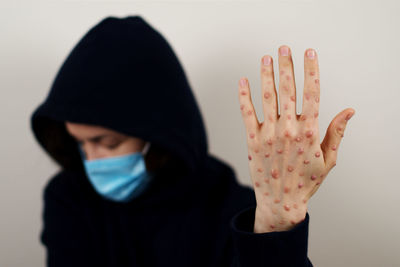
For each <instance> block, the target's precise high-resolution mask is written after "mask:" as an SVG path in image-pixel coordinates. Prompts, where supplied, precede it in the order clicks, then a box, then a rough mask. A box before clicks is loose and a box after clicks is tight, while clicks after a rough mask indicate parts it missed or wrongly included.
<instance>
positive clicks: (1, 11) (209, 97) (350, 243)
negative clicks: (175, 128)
mask: <svg viewBox="0 0 400 267" xmlns="http://www.w3.org/2000/svg"><path fill="white" fill-rule="evenodd" d="M0 5H1V6H0V36H1V37H0V38H1V40H0V93H1V95H0V119H1V120H0V122H1V128H0V129H1V131H0V134H1V138H0V142H1V149H0V166H1V167H0V266H7V267H13V266H44V260H45V258H44V257H45V250H44V247H42V245H41V244H40V243H39V233H40V230H41V227H42V222H41V215H42V214H41V212H42V205H43V203H42V199H41V197H42V189H43V186H44V184H45V183H46V182H47V180H48V179H49V178H50V177H51V176H52V175H53V173H55V172H56V171H57V167H56V166H55V165H54V164H53V163H52V162H51V161H50V159H49V158H48V157H47V156H46V155H45V154H44V152H43V151H42V150H41V149H40V147H39V146H38V144H37V143H36V141H35V140H34V139H33V134H32V133H31V131H30V128H29V117H30V115H31V112H32V111H33V109H34V108H36V107H37V105H38V104H39V103H40V102H41V101H42V100H43V99H44V97H45V96H46V94H47V92H48V90H49V88H50V85H51V83H52V80H53V78H54V76H55V74H56V72H57V71H58V68H59V67H60V66H61V63H62V62H63V60H64V59H65V57H66V56H67V54H68V53H69V51H70V49H72V47H73V46H74V45H75V44H76V42H77V41H78V40H79V39H80V38H81V37H82V36H83V34H84V33H86V31H87V30H88V29H89V28H90V27H92V26H93V25H94V24H96V23H97V22H98V21H99V20H100V19H101V18H103V17H105V16H108V15H115V16H125V15H137V14H138V15H142V16H143V17H144V18H145V19H146V20H147V21H148V22H149V23H150V24H152V25H153V26H154V27H155V28H156V29H158V30H159V31H160V32H161V33H162V34H163V35H164V37H166V39H167V40H168V41H169V42H170V44H171V45H172V46H173V48H174V49H175V52H176V53H177V55H178V57H179V58H180V60H181V62H182V64H183V66H184V68H185V70H186V73H187V75H188V78H189V80H190V83H191V85H192V87H193V90H194V91H195V95H196V97H197V99H198V101H199V103H200V106H201V109H202V113H203V116H204V118H205V121H206V123H207V131H208V136H209V143H210V150H211V153H214V154H216V155H217V156H219V157H221V158H222V159H224V160H226V161H227V162H228V163H230V164H231V165H232V166H234V168H235V169H236V171H237V174H238V176H239V177H240V180H241V182H242V183H245V184H250V178H249V170H248V161H247V145H246V139H245V129H244V125H243V122H242V118H241V114H240V110H239V103H238V96H237V83H238V80H239V78H240V77H241V76H246V77H248V79H249V80H250V86H251V88H252V90H254V92H255V93H253V98H254V99H253V100H254V102H255V105H256V108H257V114H258V115H259V119H260V121H262V120H263V118H262V112H261V111H262V107H261V95H258V94H257V92H258V91H259V90H260V76H259V66H260V65H259V60H260V59H261V57H262V56H263V55H265V54H270V55H272V56H273V57H274V59H275V62H277V49H278V47H279V46H280V45H282V44H287V45H289V46H290V47H291V49H292V53H293V54H294V64H295V74H296V82H297V87H298V88H297V89H298V90H299V92H298V94H299V96H301V93H302V89H303V53H304V51H305V49H306V48H309V47H312V48H315V49H316V51H317V53H318V57H319V63H320V73H321V77H320V80H321V102H320V123H319V124H320V132H321V134H325V130H326V128H327V126H328V125H329V123H330V121H331V119H332V118H333V117H334V116H335V115H336V114H337V113H338V112H339V111H341V110H343V109H345V108H347V107H352V108H354V109H355V110H356V114H355V116H354V117H353V118H352V119H351V120H350V121H349V124H348V126H347V128H346V132H345V136H344V138H343V141H342V143H341V146H340V149H339V154H338V160H337V166H336V167H335V168H333V169H332V171H331V172H330V173H329V175H328V177H327V178H326V180H325V181H324V183H323V185H322V186H321V188H320V189H319V191H318V192H317V193H316V194H315V195H314V196H313V197H312V199H311V200H310V205H309V213H310V219H311V220H310V235H309V257H310V258H311V260H312V262H313V263H314V265H315V266H319V267H337V266H351V267H354V266H362V267H368V266H385V267H390V266H400V256H399V253H398V251H399V249H400V231H399V228H398V225H400V212H399V211H400V194H399V188H400V179H399V178H400V175H399V171H398V170H399V163H398V160H399V149H400V141H399V140H400V139H399V138H400V127H399V118H398V117H399V111H400V108H399V103H398V102H399V100H400V86H399V83H400V80H399V73H398V72H399V70H400V68H399V62H400V56H399V51H398V48H399V47H400V37H399V26H400V17H399V11H400V4H399V2H398V1H383V0H380V1H365V0H364V1H348V0H347V1H345V0H335V1H314V0H285V1H246V2H244V1H222V0H221V1H217V0H214V1H204V0H203V1H185V2H184V1H167V0H164V1H149V0H147V1H140V2H139V1H115V0H113V1H112V0H108V1H88V0H86V1H81V0H76V1H56V0H53V1H29V0H24V1H15V0H2V1H1V4H0ZM300 101H301V97H300ZM298 107H301V103H299V104H298ZM300 112H301V110H299V109H298V113H300ZM321 140H322V137H321Z"/></svg>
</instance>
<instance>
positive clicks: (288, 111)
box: [239, 45, 355, 233]
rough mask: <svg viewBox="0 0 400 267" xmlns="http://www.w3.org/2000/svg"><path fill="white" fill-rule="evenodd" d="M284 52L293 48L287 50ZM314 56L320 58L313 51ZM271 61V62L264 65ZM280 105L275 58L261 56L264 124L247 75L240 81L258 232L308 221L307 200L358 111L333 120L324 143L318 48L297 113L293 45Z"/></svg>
mask: <svg viewBox="0 0 400 267" xmlns="http://www.w3.org/2000/svg"><path fill="white" fill-rule="evenodd" d="M284 50H286V51H287V52H286V53H285V52H284ZM312 54H314V58H312V57H308V55H312ZM264 60H265V61H269V62H270V63H269V64H264ZM278 61H279V102H280V103H279V105H280V115H278V109H277V107H278V101H277V93H276V89H275V81H274V70H273V60H272V57H271V56H269V55H265V56H264V57H262V59H261V83H262V90H261V91H262V99H263V101H262V104H263V113H264V118H265V120H264V122H262V123H259V122H258V119H257V117H256V113H255V110H254V106H253V103H252V100H251V94H250V86H249V82H248V80H247V78H245V77H242V78H241V79H240V80H239V103H240V110H241V114H242V117H243V121H244V124H245V128H246V136H247V145H248V161H249V169H250V176H251V180H252V183H253V186H254V192H255V196H256V201H257V207H256V212H255V220H254V232H255V233H267V232H273V231H287V230H290V229H292V228H293V227H295V226H296V225H297V224H298V223H300V222H302V221H303V220H304V219H305V216H306V213H307V204H308V200H309V199H310V198H311V196H312V195H313V194H314V193H315V192H316V191H317V190H318V188H319V186H320V185H321V183H322V182H323V181H324V179H325V177H326V176H327V174H328V172H329V171H330V170H331V169H332V168H333V167H334V166H335V165H336V158H337V152H338V148H339V144H340V142H341V138H342V137H343V133H344V130H345V128H346V125H347V121H348V120H349V119H350V118H351V116H352V115H354V113H355V110H354V109H352V108H347V109H345V110H343V111H342V112H340V113H339V114H337V115H336V116H335V118H334V119H333V120H332V122H331V123H330V125H329V126H328V129H327V131H326V135H325V137H324V140H323V141H322V143H321V144H320V139H319V127H318V115H319V112H318V111H319V103H320V101H319V97H320V82H319V67H318V57H317V54H316V51H315V50H314V49H307V50H306V51H305V53H304V75H305V78H304V90H303V107H302V114H300V115H297V114H296V87H295V79H294V72H293V61H292V56H291V51H290V48H289V47H288V46H286V45H282V46H281V47H280V48H279V59H278Z"/></svg>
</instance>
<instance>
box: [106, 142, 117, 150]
mask: <svg viewBox="0 0 400 267" xmlns="http://www.w3.org/2000/svg"><path fill="white" fill-rule="evenodd" d="M118 146H119V143H115V144H112V145H107V148H108V149H111V150H112V149H115V148H117V147H118Z"/></svg>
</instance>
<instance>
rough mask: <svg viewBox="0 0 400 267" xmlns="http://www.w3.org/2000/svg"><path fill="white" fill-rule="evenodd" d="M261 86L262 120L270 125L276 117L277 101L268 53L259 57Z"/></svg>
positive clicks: (270, 58)
mask: <svg viewBox="0 0 400 267" xmlns="http://www.w3.org/2000/svg"><path fill="white" fill-rule="evenodd" d="M261 88H262V90H261V93H262V100H263V101H262V105H263V112H264V122H267V123H266V124H267V125H271V124H274V122H276V120H277V119H278V101H277V96H276V90H275V79H274V66H273V60H272V57H271V56H268V55H267V56H264V57H263V58H262V59H261Z"/></svg>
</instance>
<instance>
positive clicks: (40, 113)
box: [31, 16, 312, 267]
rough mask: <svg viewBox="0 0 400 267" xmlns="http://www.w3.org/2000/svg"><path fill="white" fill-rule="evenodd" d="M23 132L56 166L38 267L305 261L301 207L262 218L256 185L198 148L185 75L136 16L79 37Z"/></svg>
mask: <svg viewBox="0 0 400 267" xmlns="http://www.w3.org/2000/svg"><path fill="white" fill-rule="evenodd" d="M243 88H247V90H248V84H247V87H246V86H244V87H242V86H241V87H240V90H244V89H243ZM247 92H248V91H247ZM239 95H240V97H242V98H240V99H241V100H240V101H241V103H242V104H241V109H242V111H243V112H245V110H246V109H247V108H249V107H250V104H251V103H250V102H246V101H249V99H246V97H248V96H249V93H247V94H246V95H242V94H239ZM245 106H246V108H244V107H245ZM246 112H247V111H246ZM246 114H247V113H246ZM248 118H251V116H248ZM245 121H246V120H245ZM248 125H249V127H250V124H248ZM31 128H32V131H33V133H34V137H35V138H36V140H37V141H38V143H39V144H40V146H41V147H42V148H43V149H44V150H45V151H46V153H47V154H48V155H49V157H50V158H51V159H53V160H54V162H55V163H56V164H57V165H58V166H59V167H60V169H59V170H58V171H57V173H56V174H54V175H52V177H50V179H49V181H48V183H47V184H46V186H45V188H44V193H43V201H44V211H43V228H42V232H41V235H40V241H41V243H42V244H43V245H44V246H45V247H46V255H47V256H46V264H47V266H51V267H55V266H57V267H60V266H76V267H79V266H82V267H83V266H85V267H87V266H98V267H100V266H176V267H178V266H231V267H232V266H236V267H239V266H243V267H244V266H246V267H247V266H274V267H276V266H299V267H301V266H304V267H305V266H312V263H311V261H310V259H309V258H308V256H307V247H308V225H309V214H308V213H307V212H306V210H304V209H301V208H304V207H305V205H303V206H301V208H300V206H299V209H298V210H302V211H303V212H304V214H301V215H302V216H297V217H296V218H297V221H296V222H295V223H294V224H290V225H289V227H288V225H287V224H286V223H284V224H279V223H278V224H277V225H276V227H275V228H274V229H271V228H270V226H271V225H272V221H270V222H268V223H264V222H263V218H264V217H263V216H264V215H268V213H263V212H260V210H258V207H259V206H260V205H257V204H258V203H259V201H260V200H259V198H260V193H259V192H258V191H259V190H261V188H263V189H265V186H266V185H267V184H263V185H262V186H259V185H258V182H257V184H256V187H255V189H256V190H253V189H252V188H251V187H249V186H245V185H241V184H239V183H238V181H237V178H236V174H235V171H234V170H233V169H232V167H231V166H230V165H229V164H227V163H226V162H224V161H223V160H222V159H220V158H218V157H216V156H215V155H212V154H210V153H209V151H208V141H207V134H206V131H205V125H204V122H203V118H202V116H201V112H200V108H199V106H198V104H197V102H196V99H195V97H194V95H193V92H192V91H191V88H190V84H189V82H188V80H187V78H186V75H185V72H184V70H183V68H182V66H181V64H180V62H179V60H178V58H177V57H176V55H175V53H174V52H173V49H172V47H171V46H170V45H169V43H168V42H167V40H166V39H165V38H164V37H163V36H162V35H161V34H160V33H159V32H158V31H157V30H156V29H155V28H154V27H153V26H151V25H150V24H149V23H148V22H147V21H145V20H144V19H143V18H142V17H141V16H127V17H124V18H118V17H112V16H110V17H106V18H104V19H102V20H101V21H100V22H99V23H98V24H96V25H95V26H94V27H92V28H91V29H90V30H89V31H88V32H87V33H86V34H85V35H84V36H83V37H82V39H81V40H80V41H79V42H78V43H77V44H76V46H75V47H74V48H73V49H72V51H71V52H70V54H69V55H68V57H67V58H66V60H65V61H64V63H63V64H62V66H61V68H60V69H59V71H58V73H57V75H56V77H55V79H54V81H53V84H52V87H51V90H50V92H49V94H48V95H47V97H46V99H45V100H44V101H43V103H41V104H40V105H39V106H38V107H37V108H36V110H35V111H34V112H33V113H32V115H31ZM249 129H250V128H249ZM251 140H253V139H251ZM249 157H250V155H249ZM253 157H254V159H256V155H253ZM250 162H254V161H250ZM254 177H255V178H253V176H252V180H254V179H258V178H257V177H256V176H254ZM253 182H255V181H253ZM271 183H272V180H271ZM257 185H258V186H257ZM271 192H272V191H271ZM264 194H265V192H262V197H264V198H265V195H264ZM265 199H266V198H265ZM299 205H300V204H299ZM263 206H264V207H265V205H263ZM265 210H267V209H265V208H263V209H262V211H265ZM298 214H300V213H298ZM273 216H274V214H271V216H270V217H268V216H267V217H268V218H269V219H270V218H272V217H273ZM300 217H302V218H300ZM282 218H283V217H282ZM260 219H261V220H260ZM264 224H265V225H264ZM278 225H279V226H278ZM285 227H286V228H285Z"/></svg>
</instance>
